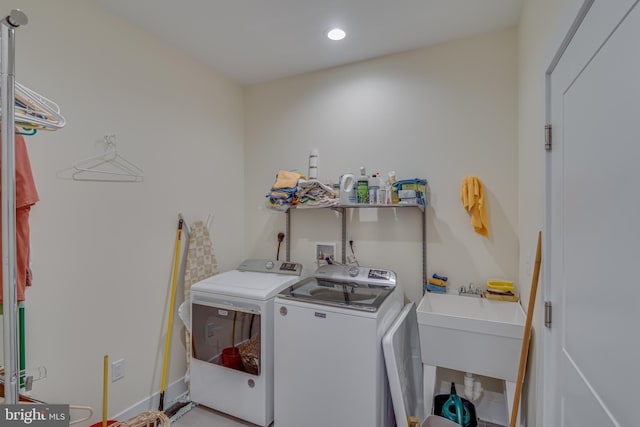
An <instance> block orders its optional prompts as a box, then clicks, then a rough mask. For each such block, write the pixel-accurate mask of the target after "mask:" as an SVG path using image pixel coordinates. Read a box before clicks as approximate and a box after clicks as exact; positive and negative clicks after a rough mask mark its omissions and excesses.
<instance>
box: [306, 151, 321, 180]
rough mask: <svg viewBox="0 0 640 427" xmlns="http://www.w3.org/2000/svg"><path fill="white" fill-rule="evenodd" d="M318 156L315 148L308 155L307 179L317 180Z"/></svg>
mask: <svg viewBox="0 0 640 427" xmlns="http://www.w3.org/2000/svg"><path fill="white" fill-rule="evenodd" d="M318 155H319V153H318V149H317V148H314V149H313V150H311V153H309V174H308V175H309V179H318Z"/></svg>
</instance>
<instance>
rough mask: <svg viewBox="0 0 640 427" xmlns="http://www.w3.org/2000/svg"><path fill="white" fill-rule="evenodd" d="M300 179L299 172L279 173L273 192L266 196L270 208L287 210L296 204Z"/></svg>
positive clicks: (282, 171)
mask: <svg viewBox="0 0 640 427" xmlns="http://www.w3.org/2000/svg"><path fill="white" fill-rule="evenodd" d="M300 177H301V175H300V173H298V172H289V171H284V170H281V171H278V174H277V176H276V181H275V183H274V184H273V187H271V191H270V192H269V194H267V195H266V196H265V197H267V199H268V202H269V207H271V208H273V209H279V210H287V209H288V208H289V206H290V205H291V204H293V203H294V197H295V194H296V191H298V180H299V179H300Z"/></svg>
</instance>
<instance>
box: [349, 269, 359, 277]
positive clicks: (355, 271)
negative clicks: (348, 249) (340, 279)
mask: <svg viewBox="0 0 640 427" xmlns="http://www.w3.org/2000/svg"><path fill="white" fill-rule="evenodd" d="M359 273H360V269H359V268H358V267H351V268H350V269H349V276H351V277H356V276H357V275H358V274H359Z"/></svg>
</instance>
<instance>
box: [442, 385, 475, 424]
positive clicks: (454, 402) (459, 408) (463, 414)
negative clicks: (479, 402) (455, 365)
mask: <svg viewBox="0 0 640 427" xmlns="http://www.w3.org/2000/svg"><path fill="white" fill-rule="evenodd" d="M442 415H444V417H445V418H447V419H449V420H451V421H454V422H456V423H458V424H459V425H461V426H463V427H465V426H468V425H469V424H470V423H471V415H470V414H469V410H468V409H467V408H465V407H464V405H463V404H462V399H460V396H458V394H457V393H456V387H455V384H454V383H451V395H450V396H449V399H447V401H446V402H445V403H444V405H443V407H442Z"/></svg>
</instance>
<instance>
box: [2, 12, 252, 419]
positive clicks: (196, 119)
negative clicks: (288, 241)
mask: <svg viewBox="0 0 640 427" xmlns="http://www.w3.org/2000/svg"><path fill="white" fill-rule="evenodd" d="M0 6H1V7H0V10H2V11H3V12H4V13H8V11H9V10H10V9H11V8H15V7H19V8H21V9H22V10H24V11H25V12H26V13H27V15H28V17H29V24H28V25H27V26H25V27H23V28H20V29H19V30H18V31H17V51H16V61H17V67H16V75H17V79H18V81H20V82H21V83H23V84H25V85H27V86H29V87H30V88H32V89H34V90H37V91H39V92H41V93H43V94H45V95H47V96H48V97H50V98H52V99H53V100H55V101H56V102H58V103H59V105H60V106H61V108H62V112H63V115H64V116H65V117H66V119H67V123H68V124H67V126H66V127H65V128H64V129H63V130H60V131H58V132H54V133H50V132H40V133H38V134H37V135H36V136H34V137H30V138H27V145H28V149H29V152H30V156H31V162H32V166H33V171H34V175H35V180H36V183H37V186H38V190H39V193H40V199H41V200H40V202H39V203H38V204H37V205H36V206H35V207H34V209H33V210H32V220H31V228H32V256H33V271H34V286H33V288H32V289H29V290H28V291H27V307H26V312H27V316H26V317H27V319H26V320H27V348H26V355H27V367H28V369H29V370H30V371H31V372H34V371H35V370H36V368H37V367H38V366H46V368H47V372H48V377H47V379H46V380H43V381H38V382H36V383H35V384H34V389H33V392H32V395H33V396H34V397H36V398H39V399H42V400H45V401H48V402H53V403H72V404H76V405H90V406H92V407H93V408H94V409H95V410H96V417H94V421H96V420H97V419H98V418H99V417H98V416H99V415H100V408H101V401H102V400H101V393H102V361H103V355H105V354H108V355H109V356H110V357H111V359H112V360H115V359H119V358H124V359H125V378H124V379H123V380H120V381H118V382H116V383H113V384H110V410H109V413H110V414H112V415H113V414H117V413H119V412H121V411H123V410H124V409H125V408H127V407H129V406H131V405H133V404H134V403H136V402H138V401H140V400H142V399H145V398H147V397H148V396H149V395H151V394H152V393H155V392H158V391H159V390H160V382H161V368H162V357H163V351H164V334H163V330H164V329H165V328H166V317H165V313H166V312H167V307H166V304H167V301H168V299H169V297H168V293H169V288H170V282H171V268H172V265H173V262H172V259H173V254H174V242H175V236H176V226H177V214H178V211H183V212H184V213H185V215H186V216H187V219H190V220H196V219H205V218H206V217H207V215H208V213H210V212H211V213H213V215H214V219H213V227H212V229H213V239H214V245H215V247H216V255H217V257H218V260H219V263H220V266H221V268H223V269H229V268H231V267H233V266H235V265H237V263H238V262H239V261H240V260H241V259H242V256H243V255H244V248H243V242H244V237H243V224H244V218H243V217H244V215H243V210H242V205H243V203H244V200H243V198H242V196H241V192H236V191H233V189H234V188H242V187H243V185H244V170H243V168H244V165H243V156H244V148H243V138H244V136H243V111H242V108H243V107H242V92H241V88H240V87H239V86H237V85H236V84H234V83H232V82H230V81H229V80H227V79H225V78H223V77H221V76H220V75H219V74H217V73H215V72H213V71H212V70H210V69H209V68H207V67H205V66H204V65H202V64H200V63H197V62H195V61H194V60H192V59H190V58H188V57H187V56H186V55H184V54H182V53H180V52H178V51H176V50H174V49H172V48H168V47H167V46H166V45H164V44H161V43H159V42H157V41H156V40H154V39H153V38H151V37H149V36H148V35H146V34H145V33H143V32H142V31H140V30H138V29H136V28H135V27H133V26H131V25H130V24H129V23H127V22H126V21H125V20H123V19H122V18H119V17H116V16H114V15H112V14H111V13H109V12H106V11H104V10H103V9H101V8H99V7H97V6H96V5H94V4H93V2H87V1H82V0H59V1H55V2H47V1H45V2H43V1H36V0H31V1H25V0H21V1H18V0H1V1H0ZM106 134H116V135H117V144H118V149H119V151H120V153H121V154H122V155H123V156H124V157H126V158H127V159H129V160H131V161H133V162H134V163H137V164H138V165H140V166H141V167H142V169H143V170H144V182H142V183H129V184H123V183H108V182H93V183H92V182H77V181H73V180H65V179H60V178H57V173H58V172H59V171H61V170H64V169H66V168H69V167H71V166H72V165H73V164H74V163H75V162H76V161H78V160H81V159H84V158H86V157H90V156H93V155H96V154H100V153H101V151H102V146H101V145H99V144H96V143H95V142H96V141H99V140H101V139H102V138H103V136H104V135H106ZM230 181H231V182H232V184H230V185H223V183H226V184H229V182H230ZM183 247H184V244H183ZM177 297H178V298H177V299H178V303H179V302H180V301H181V300H182V291H181V290H179V291H178V296H177ZM174 325H175V326H174V334H173V338H172V339H173V340H174V341H173V342H174V345H172V348H173V351H172V353H171V363H170V369H169V376H168V382H169V383H170V382H173V381H176V380H178V379H179V378H180V377H182V376H183V375H184V373H185V358H184V344H182V342H181V341H182V339H181V338H180V330H181V328H180V326H181V324H180V322H179V320H177V323H174Z"/></svg>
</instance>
